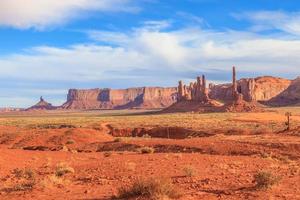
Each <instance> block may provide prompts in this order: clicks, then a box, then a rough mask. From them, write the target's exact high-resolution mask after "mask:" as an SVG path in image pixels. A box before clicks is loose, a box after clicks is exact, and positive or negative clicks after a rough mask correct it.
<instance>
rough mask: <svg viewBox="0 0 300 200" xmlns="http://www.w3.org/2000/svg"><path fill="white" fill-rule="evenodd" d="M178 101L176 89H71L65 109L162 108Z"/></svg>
mask: <svg viewBox="0 0 300 200" xmlns="http://www.w3.org/2000/svg"><path fill="white" fill-rule="evenodd" d="M176 99H177V89H176V88H160V87H140V88H129V89H119V90H114V89H90V90H77V89H71V90H69V93H68V98H67V102H66V103H64V104H63V105H62V106H61V107H62V108H63V109H130V108H149V109H150V108H162V107H167V106H169V105H171V104H173V103H174V102H176Z"/></svg>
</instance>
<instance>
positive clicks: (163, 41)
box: [0, 23, 300, 101]
mask: <svg viewBox="0 0 300 200" xmlns="http://www.w3.org/2000/svg"><path fill="white" fill-rule="evenodd" d="M156 24H159V23H154V26H156ZM163 27H164V26H162V27H161V28H151V27H150V28H149V24H147V25H145V26H143V27H139V28H135V29H132V31H128V32H127V33H124V32H109V31H99V30H96V31H88V32H87V33H88V34H89V36H90V37H91V38H92V39H95V43H94V44H86V45H83V44H77V45H73V46H69V47H66V48H58V47H50V46H39V47H34V48H31V49H27V50H26V51H25V53H19V54H13V55H9V56H5V57H3V56H2V57H0V79H12V80H20V81H30V82H34V83H36V84H38V83H39V82H51V83H53V84H52V89H55V87H53V85H55V84H56V83H59V82H62V81H67V82H68V81H69V82H77V83H78V82H79V83H82V84H85V85H88V83H89V82H99V83H100V82H103V81H105V82H108V83H111V84H113V85H114V87H119V88H123V87H124V86H123V85H122V83H120V82H118V81H117V80H118V79H120V80H123V81H124V80H125V81H127V82H129V81H130V83H132V82H134V83H135V84H136V85H139V86H144V85H153V86H154V85H155V86H159V85H162V86H163V84H167V85H176V83H177V80H178V79H189V78H191V76H190V75H187V73H188V72H192V73H195V72H197V71H199V74H200V73H202V72H207V73H209V74H210V75H209V76H208V79H211V80H218V81H220V80H224V79H222V78H225V77H230V75H229V70H230V68H231V66H232V65H236V66H237V67H238V69H239V72H240V73H246V74H247V75H249V74H250V75H251V74H257V73H259V74H261V75H262V74H264V75H269V74H271V75H278V76H285V75H289V76H290V75H292V76H294V77H296V76H297V75H298V73H299V66H300V60H299V54H300V38H295V37H293V38H289V37H285V36H284V37H281V36H275V35H269V36H268V38H266V37H265V36H263V35H260V34H256V33H252V32H240V31H233V30H227V31H215V30H202V29H199V28H181V29H177V30H173V31H166V30H164V28H163ZM98 42H99V43H98ZM103 42H105V44H103ZM224 71H228V76H227V75H226V73H224ZM215 72H219V73H220V72H221V73H222V74H221V75H220V76H218V77H216V76H214V73H215ZM110 81H112V82H110ZM123 83H124V82H123ZM146 83H147V84H146ZM108 86H110V85H108ZM31 87H32V86H31ZM99 87H103V86H102V85H101V84H99ZM126 87H127V86H126ZM58 88H60V89H61V88H63V87H62V85H60V86H59V87H58ZM25 89H26V88H25ZM65 89H68V88H65ZM35 92H36V96H40V93H41V92H40V91H35ZM30 95H32V94H31V93H30ZM60 101H62V100H61V99H60Z"/></svg>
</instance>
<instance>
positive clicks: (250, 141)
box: [0, 124, 300, 200]
mask: <svg viewBox="0 0 300 200" xmlns="http://www.w3.org/2000/svg"><path fill="white" fill-rule="evenodd" d="M0 130H1V133H0V166H1V170H0V178H1V179H0V182H1V186H0V199H4V200H6V199H23V200H25V199H46V200H47V199H103V200H106V199H107V200H108V199H110V198H111V196H112V195H114V194H116V193H117V189H118V187H120V186H121V185H130V184H132V183H133V181H134V180H136V179H137V178H138V177H162V176H163V177H167V178H171V180H172V182H173V184H175V185H176V186H178V187H180V188H181V189H182V192H183V197H182V198H181V199H182V200H186V199H187V200H194V199H268V198H273V199H299V198H300V196H299V195H300V190H299V187H298V186H297V184H298V183H299V181H300V170H299V169H300V168H299V167H300V165H299V164H300V163H299V157H300V138H299V137H296V136H285V135H278V134H276V135H261V136H253V135H245V136H241V135H235V136H225V135H216V136H212V137H202V138H191V139H183V140H172V139H150V138H128V139H125V138H123V139H122V141H121V142H114V141H113V140H114V139H113V137H112V136H110V135H108V134H107V133H108V132H109V131H111V129H110V128H108V126H107V125H106V124H103V125H102V126H100V128H97V130H95V129H87V128H54V129H52V128H51V129H49V127H48V128H41V127H39V128H34V129H32V128H31V129H27V128H16V127H7V126H2V127H0ZM174 130H175V131H174ZM174 130H173V131H174V132H176V129H174ZM178 130H180V129H178ZM158 132H159V131H158ZM171 132H172V131H171ZM163 133H164V131H163ZM70 140H73V141H74V143H73V144H67V142H68V141H70ZM143 146H149V147H153V148H154V149H155V153H154V154H148V155H144V154H140V153H139V152H138V150H139V149H140V148H141V147H143ZM26 147H47V148H44V149H39V148H37V149H34V148H31V150H23V148H25V149H26ZM54 147H56V148H54ZM58 147H60V148H58ZM107 152H111V155H110V156H108V157H107V156H105V155H106V153H107ZM266 155H267V156H266ZM12 158H13V159H12ZM61 162H64V163H67V165H68V166H70V167H72V168H74V171H75V172H74V173H71V174H67V175H65V176H64V177H62V178H56V177H55V170H56V169H55V168H56V166H57V164H59V163H61ZM187 166H191V167H192V168H193V169H195V171H196V175H195V176H194V177H187V176H185V174H184V170H183V169H184V168H185V167H187ZM16 168H19V169H24V168H27V169H31V170H33V171H35V172H36V178H35V182H36V184H35V185H34V186H33V188H32V190H25V191H14V190H12V188H15V186H16V185H18V184H20V183H21V182H22V180H20V179H19V178H18V177H16V176H15V175H14V174H13V170H14V169H16ZM262 169H264V170H268V171H271V172H273V173H274V174H276V175H280V176H282V180H281V181H280V183H279V185H278V186H276V187H274V188H272V189H269V190H267V191H257V190H256V189H255V188H254V186H255V183H254V182H253V175H254V174H255V173H256V172H257V171H259V170H262Z"/></svg>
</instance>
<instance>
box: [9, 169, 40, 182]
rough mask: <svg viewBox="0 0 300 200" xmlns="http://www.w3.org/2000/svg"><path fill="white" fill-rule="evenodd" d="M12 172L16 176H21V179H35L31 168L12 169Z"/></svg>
mask: <svg viewBox="0 0 300 200" xmlns="http://www.w3.org/2000/svg"><path fill="white" fill-rule="evenodd" d="M13 174H14V175H15V177H16V178H23V179H27V180H28V179H29V180H32V179H35V172H34V171H33V170H32V169H29V168H25V169H24V170H23V169H18V168H17V169H14V170H13Z"/></svg>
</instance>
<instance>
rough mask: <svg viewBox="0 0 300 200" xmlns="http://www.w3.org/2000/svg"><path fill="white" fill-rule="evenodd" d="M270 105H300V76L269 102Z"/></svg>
mask: <svg viewBox="0 0 300 200" xmlns="http://www.w3.org/2000/svg"><path fill="white" fill-rule="evenodd" d="M267 104H268V105H270V106H299V105H300V77H298V78H296V79H295V80H293V81H292V82H291V84H290V85H289V86H288V87H287V88H286V89H285V90H283V91H282V92H281V93H280V94H279V95H277V96H274V97H273V98H271V99H270V100H269V101H268V102H267Z"/></svg>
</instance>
